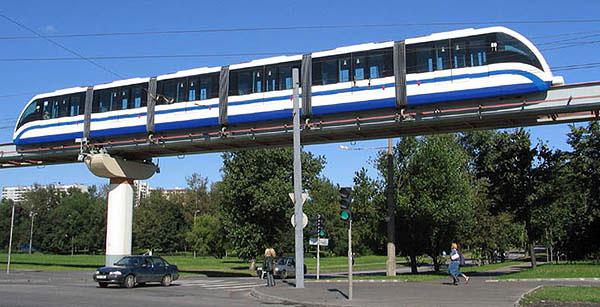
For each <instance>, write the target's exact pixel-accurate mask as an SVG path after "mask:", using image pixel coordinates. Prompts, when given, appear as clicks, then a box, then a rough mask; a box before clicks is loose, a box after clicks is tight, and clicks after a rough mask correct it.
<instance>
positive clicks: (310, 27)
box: [0, 19, 600, 40]
mask: <svg viewBox="0 0 600 307" xmlns="http://www.w3.org/2000/svg"><path fill="white" fill-rule="evenodd" d="M581 23H588V24H589V23H600V19H554V20H497V21H446V22H427V23H419V22H414V23H411V22H407V23H379V24H338V25H335V24H329V25H327V24H324V25H299V26H279V27H237V28H206V29H188V30H160V31H114V32H96V33H73V34H52V35H46V36H45V37H46V38H77V37H108V36H146V35H170V34H192V33H223V32H260V31H289V30H328V29H331V30H335V29H357V28H390V27H392V28H393V27H419V26H472V25H515V24H581ZM37 38H42V37H40V36H39V35H35V36H31V35H14V36H0V40H23V39H37Z"/></svg>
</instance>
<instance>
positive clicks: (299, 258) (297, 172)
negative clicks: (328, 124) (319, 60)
mask: <svg viewBox="0 0 600 307" xmlns="http://www.w3.org/2000/svg"><path fill="white" fill-rule="evenodd" d="M292 82H293V85H294V89H293V103H294V114H293V115H294V122H293V124H294V216H295V219H296V226H295V230H294V239H295V250H296V289H301V288H304V233H303V232H302V227H303V223H302V217H303V213H302V162H301V160H300V158H301V157H300V154H301V150H302V148H301V147H300V101H299V97H298V96H299V92H300V91H299V87H300V73H299V71H298V68H294V69H292Z"/></svg>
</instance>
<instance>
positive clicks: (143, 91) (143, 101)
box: [129, 83, 148, 109]
mask: <svg viewBox="0 0 600 307" xmlns="http://www.w3.org/2000/svg"><path fill="white" fill-rule="evenodd" d="M129 88H130V91H129V92H130V97H131V108H132V109H137V108H145V107H146V106H147V105H148V102H147V100H148V95H147V92H148V83H139V84H133V85H130V86H129ZM138 90H139V96H137V92H135V91H138ZM138 97H139V102H140V103H139V106H138V105H137V99H138Z"/></svg>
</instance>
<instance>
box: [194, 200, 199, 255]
mask: <svg viewBox="0 0 600 307" xmlns="http://www.w3.org/2000/svg"><path fill="white" fill-rule="evenodd" d="M196 196H197V195H196ZM197 203H198V201H197V200H196V204H197ZM198 211H200V210H196V211H194V228H196V214H197V213H198ZM194 258H196V247H194Z"/></svg>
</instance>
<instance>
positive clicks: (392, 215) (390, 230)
mask: <svg viewBox="0 0 600 307" xmlns="http://www.w3.org/2000/svg"><path fill="white" fill-rule="evenodd" d="M394 188H395V185H394V151H393V142H392V139H391V138H390V139H388V148H387V193H386V194H387V195H386V198H387V199H386V200H387V220H388V221H387V241H388V242H387V261H386V275H387V276H396V240H395V237H396V236H395V232H396V210H395V206H396V201H395V197H394V195H395V194H396V193H395V191H394V190H395V189H394Z"/></svg>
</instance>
